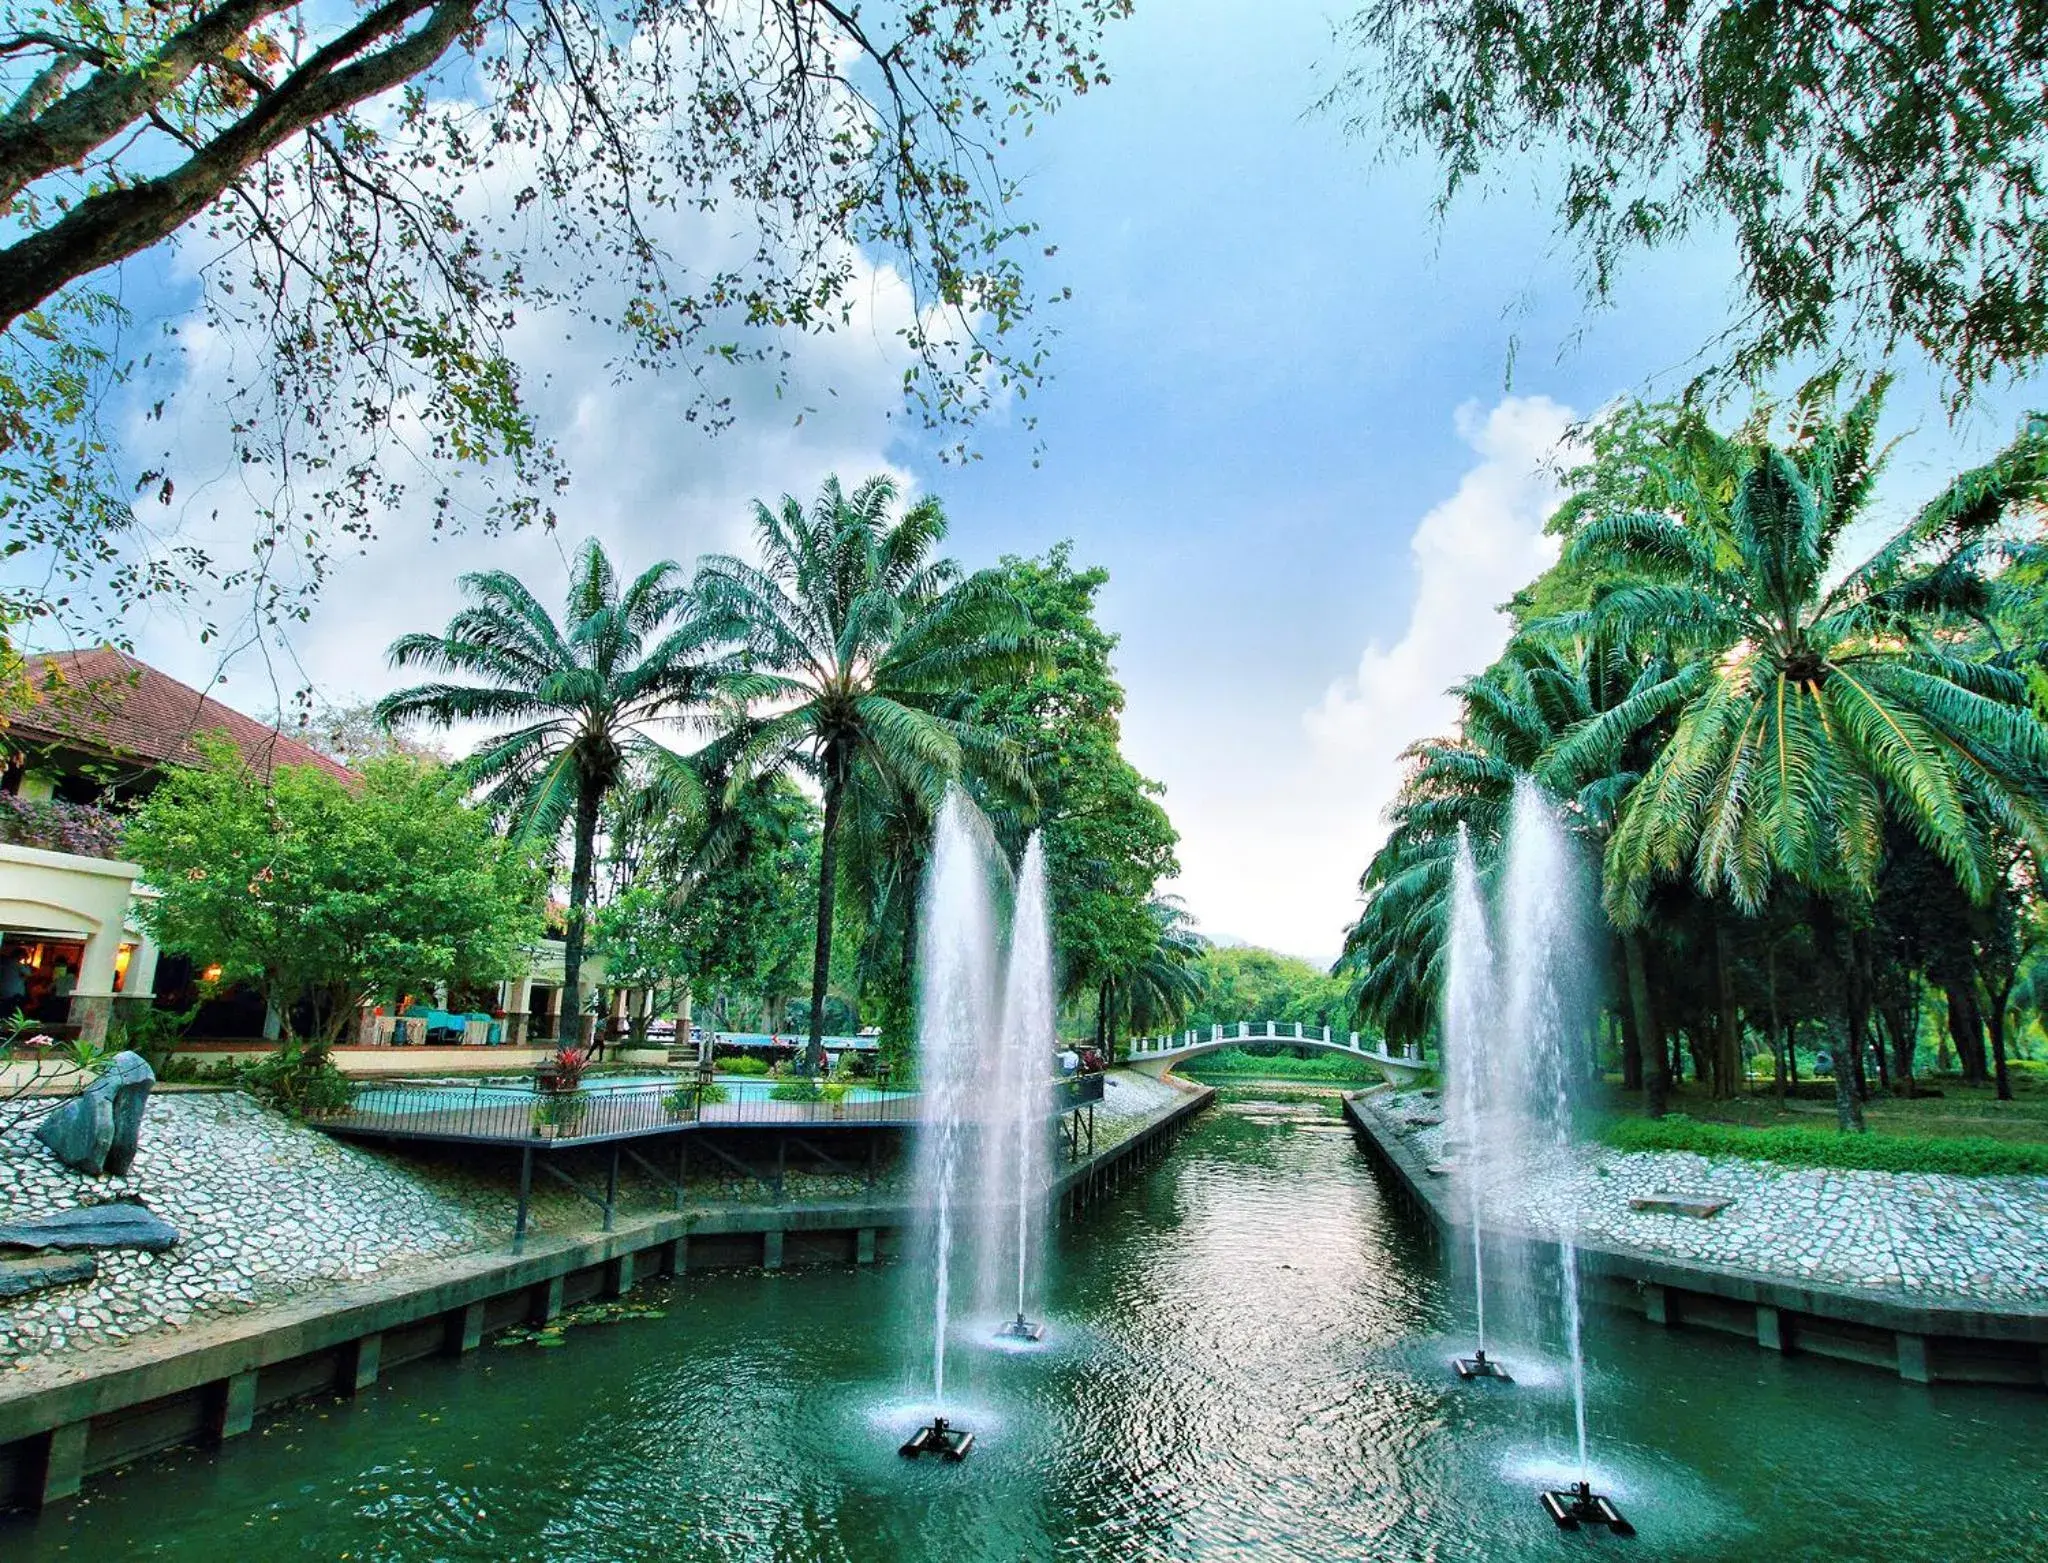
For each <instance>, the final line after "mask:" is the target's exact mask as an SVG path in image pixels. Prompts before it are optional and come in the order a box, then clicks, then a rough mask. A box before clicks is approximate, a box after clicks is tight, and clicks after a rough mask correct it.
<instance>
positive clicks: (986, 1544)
mask: <svg viewBox="0 0 2048 1563" xmlns="http://www.w3.org/2000/svg"><path fill="white" fill-rule="evenodd" d="M1328 1121H1329V1120H1328V1118H1327V1114H1326V1110H1324V1109H1321V1108H1319V1107H1313V1106H1304V1107H1302V1108H1298V1109H1297V1108H1284V1109H1274V1108H1272V1107H1270V1106H1262V1107H1259V1108H1256V1109H1251V1110H1225V1111H1218V1112H1214V1113H1211V1114H1209V1115H1208V1116H1207V1118H1206V1119H1205V1120H1204V1121H1203V1122H1202V1123H1201V1124H1200V1125H1199V1126H1198V1127H1197V1128H1196V1129H1195V1130H1194V1131H1193V1132H1191V1133H1190V1134H1189V1135H1187V1136H1186V1137H1185V1138H1183V1139H1182V1140H1181V1142H1180V1143H1179V1145H1178V1146H1177V1147H1176V1149H1175V1151H1174V1152H1173V1154H1172V1155H1171V1156H1170V1157H1169V1158H1167V1160H1166V1161H1165V1162H1164V1163H1163V1164H1162V1165H1160V1166H1159V1167H1158V1168H1157V1169H1156V1170H1155V1171H1154V1172H1153V1173H1152V1174H1151V1175H1150V1177H1149V1178H1148V1179H1147V1180H1146V1181H1145V1182H1144V1183H1142V1184H1141V1185H1139V1186H1137V1187H1135V1188H1133V1189H1132V1190H1131V1191H1129V1193H1128V1194H1127V1195H1126V1196H1125V1197H1124V1198H1122V1199H1121V1200H1120V1201H1117V1202H1115V1203H1112V1204H1109V1205H1106V1206H1103V1207H1099V1208H1098V1209H1097V1210H1096V1211H1095V1212H1093V1213H1091V1215H1090V1216H1089V1217H1088V1218H1086V1219H1085V1220H1084V1221H1083V1222H1082V1224H1081V1225H1080V1226H1078V1227H1077V1228H1073V1229H1070V1230H1068V1231H1067V1232H1065V1233H1063V1234H1062V1240H1061V1247H1060V1252H1059V1254H1058V1255H1057V1256H1056V1258H1057V1261H1058V1267H1057V1271H1056V1274H1055V1276H1054V1278H1053V1281H1052V1289H1051V1304H1052V1306H1051V1309H1050V1313H1051V1317H1052V1322H1053V1330H1054V1333H1053V1335H1052V1337H1051V1339H1049V1341H1048V1342H1047V1346H1046V1349H1044V1350H1042V1351H1036V1352H1023V1353H1003V1352H998V1351H995V1350H979V1349H972V1348H973V1347H974V1345H975V1342H976V1339H977V1338H978V1336H979V1334H980V1332H981V1330H982V1326H983V1325H984V1324H986V1323H987V1322H988V1321H981V1320H968V1321H963V1323H962V1326H961V1329H962V1335H961V1337H960V1345H961V1347H962V1350H961V1352H960V1355H959V1358H958V1359H957V1360H958V1361H959V1362H960V1363H961V1365H962V1366H961V1376H962V1379H963V1382H962V1384H961V1385H960V1389H959V1396H958V1398H953V1399H952V1403H950V1404H949V1405H948V1406H947V1407H946V1408H945V1409H946V1411H947V1412H948V1414H950V1415H952V1416H953V1417H954V1418H955V1419H956V1420H957V1421H958V1422H959V1423H961V1424H963V1425H965V1426H969V1427H972V1428H973V1429H974V1430H975V1431H976V1433H977V1434H978V1435H979V1438H978V1442H977V1445H976V1449H975V1452H974V1454H973V1455H972V1457H971V1458H970V1459H969V1460H968V1462H967V1463H966V1464H964V1465H961V1466H951V1465H946V1464H944V1463H941V1462H936V1461H934V1462H920V1463H915V1464H913V1463H911V1462H908V1461H904V1460H901V1459H899V1458H898V1457H897V1455H896V1454H895V1452H894V1450H895V1445H896V1443H897V1442H898V1440H899V1439H900V1438H901V1437H902V1436H903V1435H904V1434H905V1433H907V1432H908V1431H909V1429H910V1428H911V1427H913V1426H915V1425H916V1424H917V1423H918V1422H919V1421H921V1420H924V1419H926V1418H928V1417H929V1416H930V1414H931V1412H932V1409H933V1408H932V1407H931V1405H930V1404H929V1403H928V1402H929V1395H930V1390H929V1379H928V1378H927V1377H925V1376H924V1374H923V1372H922V1369H923V1368H924V1367H925V1366H926V1362H925V1358H924V1355H923V1351H922V1350H918V1349H911V1350H909V1351H906V1342H905V1339H903V1337H907V1335H908V1334H909V1332H908V1331H907V1330H902V1329H899V1328H898V1327H897V1326H896V1325H895V1324H894V1323H892V1322H890V1321H891V1317H892V1315H894V1314H895V1313H896V1312H897V1310H898V1309H899V1307H900V1306H901V1303H900V1298H901V1294H902V1292H903V1287H902V1286H901V1285H900V1283H899V1278H898V1277H894V1276H891V1275H890V1274H888V1273H887V1272H876V1271H855V1270H851V1269H849V1270H843V1271H841V1270H834V1271H812V1272H798V1273H790V1274H780V1275H763V1274H747V1275H732V1276H702V1275H700V1276H696V1277H693V1278H691V1279H690V1280H689V1281H688V1282H687V1283H686V1284H684V1285H683V1286H680V1287H676V1288H672V1289H670V1288H663V1287H660V1286H656V1287H652V1288H649V1289H648V1290H647V1292H646V1293H645V1295H646V1296H647V1297H649V1298H650V1299H666V1302H667V1306H668V1309H669V1311H668V1316H667V1317H666V1318H665V1319H662V1320H658V1321H644V1322H638V1323H628V1324H621V1325H615V1326H608V1327H601V1328H591V1329H586V1330H581V1331H577V1332H575V1333H573V1334H572V1335H571V1337H570V1343H569V1345H568V1346H567V1347H565V1348H563V1349H561V1350H556V1351H534V1350H530V1349H522V1350H517V1351H512V1350H494V1349H487V1350H485V1351H484V1352H483V1353H482V1354H481V1355H480V1357H479V1358H478V1359H477V1360H475V1361H474V1362H472V1363H469V1364H436V1365H434V1366H430V1367H424V1368H421V1369H418V1370H408V1371H407V1372H404V1373H402V1374H400V1375H398V1376H397V1377H396V1378H394V1379H393V1380H392V1381H391V1382H389V1383H387V1384H384V1385H381V1386H379V1387H378V1388H377V1389H376V1390H374V1391H373V1392H371V1393H370V1394H368V1395H366V1396H365V1397H364V1398H363V1399H362V1400H361V1401H360V1402H358V1403H356V1404H355V1405H352V1406H345V1407H344V1406H323V1407H319V1408H313V1409H308V1410H304V1411H300V1412H295V1413H293V1414H292V1415H290V1416H288V1417H286V1418H283V1419H280V1420H279V1421H277V1422H275V1423H273V1424H270V1425H269V1427H268V1430H267V1431H266V1432H259V1433H258V1434H257V1435H255V1436H253V1437H250V1438H247V1439H244V1440H242V1441H241V1446H240V1447H239V1448H236V1449H233V1450H230V1451H229V1452H228V1453H227V1454H226V1455H225V1456H223V1457H220V1458H215V1457H213V1456H210V1455H204V1454H198V1453H192V1454H179V1455H173V1456H169V1457H166V1458H165V1459H163V1460H160V1461H153V1462H149V1463H148V1464H146V1465H144V1466H143V1467H141V1468H139V1469H137V1470H135V1471H132V1472H130V1473H129V1474H128V1475H127V1476H126V1477H124V1478H123V1479H122V1480H120V1481H119V1482H116V1483H112V1484H105V1485H102V1486H101V1487H100V1488H98V1489H96V1492H95V1495H94V1496H92V1497H90V1498H88V1499H87V1500H86V1501H85V1502H83V1503H81V1504H80V1505H78V1506H76V1507H75V1508H74V1509H73V1510H71V1511H70V1512H69V1513H67V1514H57V1515H51V1516H49V1517H47V1518H46V1519H44V1520H43V1521H41V1522H39V1523H37V1524H35V1525H28V1524H26V1523H16V1524H13V1525H12V1526H7V1525H0V1557H4V1558H6V1559H7V1560H9V1563H14V1560H16V1559H55V1558H60V1557H61V1558H91V1559H101V1558H124V1557H131V1556H149V1557H166V1558H188V1559H204V1560H206V1563H225V1560H227V1559H231V1558H232V1559H235V1560H242V1559H259V1560H267V1559H271V1558H279V1559H284V1558H297V1557H306V1558H326V1559H336V1558H343V1557H347V1558H352V1559H365V1558H385V1559H405V1560H422V1563H423V1560H429V1559H493V1560H497V1559H536V1560H538V1559H546V1560H549V1563H582V1560H590V1563H612V1560H638V1559H719V1560H724V1559H732V1560H741V1559H746V1560H757V1559H758V1560H771V1559H772V1560H781V1559H812V1558H815V1559H828V1560H847V1563H856V1560H858V1563H895V1560H899V1559H909V1560H922V1559H931V1560H945V1563H956V1560H981V1559H988V1560H1007V1559H1029V1560H1032V1563H1037V1560H1041V1559H1089V1560H1116V1563H1123V1560H1126V1559H1160V1560H1164V1559H1222V1558H1229V1559H1233V1560H1237V1559H1275V1560H1281V1559H1286V1560H1293V1559H1303V1558H1342V1559H1353V1558H1358V1559H1364V1558H1415V1559H1453V1558H1473V1559H1514V1558H1523V1557H1530V1558H1555V1557H1560V1556H1565V1557H1569V1556H1575V1555H1580V1554H1581V1553H1583V1552H1584V1550H1585V1549H1588V1548H1593V1549H1601V1548H1608V1549H1617V1555H1623V1556H1633V1557H1637V1558H1642V1559H1658V1560H1664V1559H1703V1560H1704V1559H1730V1560H1734V1559H1749V1558H1757V1557H1770V1558H1773V1559H1779V1560H1784V1559H1822V1558H1826V1559H1837V1558H1843V1559H1853V1558H1870V1559H1879V1558H1882V1559H1885V1560H1887V1563H1905V1560H1910V1559H1973V1560H1974V1559H2000V1558H2025V1557H2029V1556H2032V1557H2036V1558H2038V1557H2041V1556H2043V1553H2042V1551H2040V1550H2038V1547H2039V1538H2040V1536H2041V1534H2042V1531H2041V1524H2042V1517H2043V1514H2044V1511H2048V1478H2044V1476H2043V1474H2042V1469H2041V1462H2040V1460H2039V1458H2038V1454H2039V1450H2040V1448H2041V1447H2042V1445H2041V1428H2042V1426H2043V1417H2044V1414H2048V1401H2043V1400H2042V1399H2041V1398H2040V1397H2038V1396H2029V1395H2025V1394H2022V1393H2019V1392H2016V1391H2015V1392H2007V1391H1996V1390H1963V1389H1956V1388H1943V1389H1936V1390H1933V1391H1929V1390H1926V1389H1921V1388H1915V1387H1913V1386H1910V1385H1905V1384H1901V1383H1899V1382H1898V1381H1896V1380H1894V1379H1891V1378H1889V1377H1887V1376H1885V1375H1882V1374H1877V1373H1871V1372H1864V1371H1858V1370H1853V1369H1849V1368H1845V1367H1841V1366H1838V1365H1835V1364H1830V1363H1825V1362H1816V1361H1810V1360H1805V1359H1799V1358H1792V1359H1782V1360H1781V1359H1778V1358H1775V1357H1772V1356H1770V1355H1767V1354H1765V1353H1762V1352H1758V1351H1756V1350H1754V1349H1753V1348H1751V1347H1749V1346H1747V1345H1744V1344H1742V1343H1739V1342H1735V1341H1723V1340H1721V1339H1718V1338H1716V1337H1711V1336H1705V1337H1703V1336H1699V1335H1690V1334H1683V1333H1681V1334H1675V1335H1667V1334H1665V1333H1663V1332H1661V1331H1653V1330H1651V1329H1649V1328H1648V1327H1646V1326H1642V1325H1639V1324H1635V1323H1632V1322H1631V1321H1628V1320H1619V1319H1614V1318H1612V1317H1611V1316H1608V1315H1604V1314H1602V1315H1596V1316H1595V1318H1594V1320H1593V1331H1592V1339H1591V1341H1590V1347H1591V1358H1592V1360H1591V1364H1590V1371H1591V1382H1590V1385H1589V1398H1590V1401H1591V1406H1592V1414H1593V1419H1594V1425H1593V1439H1594V1444H1593V1447H1594V1450H1595V1462H1596V1474H1597V1477H1598V1485H1600V1486H1601V1487H1602V1488H1603V1489H1604V1490H1606V1491H1609V1492H1611V1493H1613V1494H1614V1495H1615V1496H1616V1497H1617V1499H1618V1500H1619V1501H1621V1502H1622V1503H1623V1504H1624V1505H1625V1507H1626V1508H1627V1510H1628V1513H1629V1516H1630V1518H1631V1519H1633V1520H1634V1521H1635V1522H1636V1523H1637V1525H1638V1526H1639V1528H1640V1530H1641V1532H1642V1534H1641V1536H1640V1537H1639V1538H1638V1539H1637V1540H1635V1541H1633V1542H1629V1541H1619V1540H1614V1539H1612V1538H1607V1537H1583V1538H1564V1537H1560V1536H1558V1535H1557V1534H1556V1533H1555V1532H1554V1531H1553V1530H1552V1529H1551V1528H1550V1525H1549V1522H1548V1521H1547V1520H1545V1519H1544V1518H1543V1517H1542V1515H1541V1514H1540V1512H1539V1511H1538V1510H1537V1508H1536V1505H1535V1503H1534V1501H1533V1494H1534V1492H1535V1490H1536V1489H1537V1488H1538V1487H1541V1486H1544V1485H1548V1484H1552V1483H1554V1482H1556V1481H1557V1480H1559V1479H1561V1477H1562V1476H1563V1474H1564V1473H1565V1471H1566V1470H1567V1469H1568V1468H1569V1465H1570V1463H1571V1459H1570V1448H1571V1444H1570V1430H1571V1413H1570V1405H1569V1401H1568V1398H1567V1396H1566V1394H1565V1392H1564V1390H1563V1387H1562V1382H1561V1379H1560V1377H1559V1376H1558V1375H1556V1374H1555V1373H1552V1374H1549V1375H1547V1376H1546V1375H1545V1374H1544V1373H1543V1372H1542V1371H1541V1370H1542V1367H1543V1365H1542V1364H1530V1372H1529V1379H1528V1381H1527V1382H1525V1383H1521V1384H1517V1385H1515V1386H1513V1387H1504V1386H1472V1387H1464V1386H1460V1385H1458V1384H1457V1383H1456V1382H1455V1381H1454V1380H1453V1379H1452V1377H1451V1375H1450V1373H1449V1372H1448V1368H1447V1360H1448V1358H1449V1357H1450V1356H1451V1355H1452V1353H1453V1350H1454V1349H1455V1348H1456V1347H1457V1346H1458V1345H1459V1344H1460V1336H1461V1331H1463V1330H1465V1329H1467V1328H1469V1323H1468V1321H1465V1320H1463V1319H1462V1318H1461V1317H1460V1316H1459V1314H1458V1312H1457V1306H1456V1303H1455V1301H1454V1300H1453V1299H1451V1298H1449V1297H1448V1296H1447V1293H1446V1290H1445V1288H1444V1287H1443V1286H1442V1285H1441V1284H1440V1283H1439V1281H1438V1279H1437V1276H1438V1268H1439V1267H1438V1263H1437V1259H1436V1256H1435V1255H1434V1254H1433V1253H1432V1252H1431V1251H1430V1250H1429V1249H1428V1247H1427V1246H1426V1245H1425V1243H1424V1240H1423V1237H1422V1234H1421V1233H1419V1232H1418V1231H1417V1230H1416V1228H1415V1227H1414V1226H1413V1224H1412V1223H1410V1222H1409V1221H1408V1220H1407V1219H1406V1218H1405V1217H1403V1216H1401V1215H1399V1214H1398V1213H1397V1212H1395V1211H1394V1210H1392V1209H1391V1208H1390V1207H1389V1206H1388V1205H1387V1204H1385V1203H1383V1202H1382V1200H1381V1198H1380V1196H1379V1192H1378V1190H1377V1188H1376V1186H1375V1184H1374V1182H1373V1179H1372V1176H1371V1175H1370V1173H1369V1172H1368V1171H1367V1169H1366V1167H1365V1166H1364V1164H1363V1163H1362V1161H1361V1159H1360V1157H1359V1154H1358V1152H1357V1151H1356V1149H1355V1148H1354V1147H1353V1146H1352V1145H1351V1144H1350V1143H1349V1141H1348V1140H1347V1139H1346V1138H1343V1137H1339V1136H1334V1135H1330V1134H1326V1133H1323V1132H1320V1127H1321V1125H1322V1124H1324V1123H1326V1122H1328ZM969 1332H973V1333H969ZM927 1349H928V1348H927ZM911 1359H915V1360H911ZM1519 1371H1520V1370H1519V1369H1518V1372H1519ZM949 1398H950V1397H949ZM1964 1493H1967V1494H1968V1495H1969V1500H1970V1506H1969V1507H1968V1508H1967V1509H1961V1510H1959V1509H1957V1508H1955V1507H1952V1506H1951V1503H1950V1500H1951V1499H1953V1497H1954V1496H1955V1495H1958V1494H1964ZM2030 1549H2036V1550H2030Z"/></svg>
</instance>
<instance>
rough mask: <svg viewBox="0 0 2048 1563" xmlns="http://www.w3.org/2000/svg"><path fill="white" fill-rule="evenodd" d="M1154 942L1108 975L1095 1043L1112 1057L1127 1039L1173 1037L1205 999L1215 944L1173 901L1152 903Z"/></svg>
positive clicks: (1149, 916)
mask: <svg viewBox="0 0 2048 1563" xmlns="http://www.w3.org/2000/svg"><path fill="white" fill-rule="evenodd" d="M1145 917H1146V920H1147V921H1148V922H1149V923H1150V924H1151V925H1152V939H1151V942H1150V943H1149V944H1148V945H1147V946H1146V947H1145V949H1144V951H1143V952H1142V953H1141V954H1139V955H1138V956H1137V957H1136V958H1135V959H1132V960H1128V961H1126V962H1124V963H1123V965H1121V966H1120V967H1118V968H1116V969H1115V970H1112V971H1110V972H1107V973H1105V974H1104V975H1103V978H1102V981H1101V982H1100V984H1099V985H1098V986H1097V988H1096V1001H1095V1042H1096V1046H1097V1047H1098V1048H1100V1049H1101V1050H1102V1052H1103V1053H1104V1054H1105V1055H1106V1054H1108V1053H1109V1052H1110V1051H1111V1050H1112V1049H1114V1048H1115V1046H1116V1044H1117V1039H1118V1038H1119V1037H1120V1036H1125V1035H1143V1034H1156V1033H1159V1032H1164V1031H1170V1030H1172V1029H1173V1028H1174V1027H1176V1026H1178V1025H1179V1024H1180V1023H1181V1022H1182V1021H1183V1020H1185V1019H1186V1018H1187V1015H1188V1012H1189V1011H1190V1010H1192V1009H1193V1008H1194V1007H1195V1005H1196V1004H1198V1003H1199V1002H1201V998H1202V973H1201V965H1200V962H1201V958H1202V954H1203V952H1204V951H1205V950H1207V949H1208V947H1209V941H1208V940H1206V939H1204V938H1203V937H1202V936H1201V935H1200V934H1199V933H1197V932H1195V926H1194V922H1193V920H1192V919H1191V918H1190V917H1189V916H1188V914H1187V910H1186V908H1184V907H1183V906H1182V905H1181V904H1180V902H1179V901H1178V900H1176V899H1175V898H1174V897H1172V896H1154V897H1153V898H1152V900H1151V901H1149V902H1147V903H1146V907H1145Z"/></svg>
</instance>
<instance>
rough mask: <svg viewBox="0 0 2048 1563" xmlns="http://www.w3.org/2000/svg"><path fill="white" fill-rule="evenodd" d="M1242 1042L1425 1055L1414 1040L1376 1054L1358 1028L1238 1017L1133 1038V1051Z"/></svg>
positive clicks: (1151, 1054) (1163, 1052) (1144, 1054)
mask: <svg viewBox="0 0 2048 1563" xmlns="http://www.w3.org/2000/svg"><path fill="white" fill-rule="evenodd" d="M1239 1042H1281V1043H1287V1042H1300V1043H1308V1044H1310V1045H1312V1046H1321V1047H1327V1048H1337V1049H1342V1050H1343V1051H1345V1052H1347V1053H1357V1054H1359V1055H1360V1056H1361V1057H1366V1058H1372V1057H1386V1058H1414V1059H1417V1060H1419V1059H1421V1057H1422V1051H1421V1048H1420V1047H1419V1046H1417V1045H1416V1044H1413V1043H1409V1044H1405V1045H1404V1046H1403V1047H1402V1048H1400V1049H1399V1050H1398V1051H1396V1050H1394V1049H1392V1048H1388V1049H1387V1050H1386V1051H1385V1052H1384V1053H1375V1051H1374V1050H1373V1049H1372V1048H1371V1047H1369V1046H1367V1044H1366V1043H1365V1042H1364V1040H1362V1039H1361V1038H1360V1037H1359V1034H1358V1033H1357V1032H1355V1031H1349V1032H1344V1031H1333V1030H1332V1029H1331V1028H1330V1027H1328V1026H1308V1025H1304V1024H1303V1023H1302V1022H1300V1021H1298V1020H1237V1021H1226V1022H1222V1023H1219V1024H1213V1025H1209V1026H1206V1027H1203V1026H1190V1027H1189V1028H1188V1029H1187V1030H1185V1031H1179V1032H1175V1033H1173V1034H1172V1035H1170V1036H1158V1037H1134V1038H1132V1040H1131V1044H1130V1050H1131V1057H1133V1058H1164V1057H1167V1056H1169V1055H1172V1054H1177V1053H1184V1052H1186V1051H1188V1050H1189V1049H1190V1048H1198V1047H1199V1048H1214V1047H1216V1046H1218V1045H1234V1044H1236V1043H1239Z"/></svg>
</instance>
